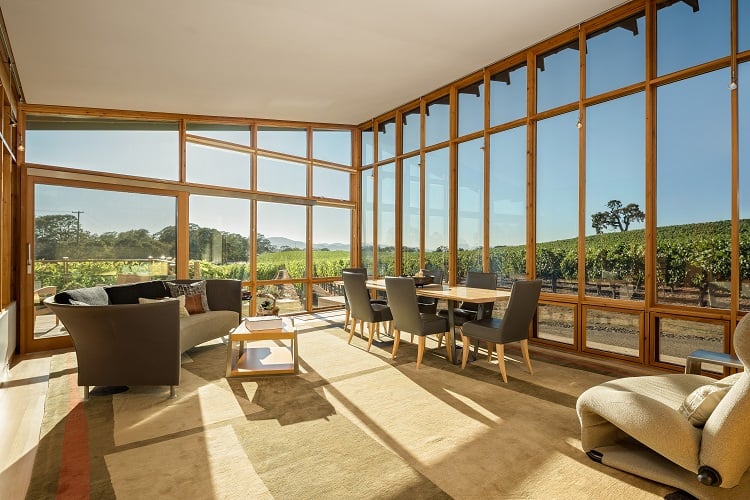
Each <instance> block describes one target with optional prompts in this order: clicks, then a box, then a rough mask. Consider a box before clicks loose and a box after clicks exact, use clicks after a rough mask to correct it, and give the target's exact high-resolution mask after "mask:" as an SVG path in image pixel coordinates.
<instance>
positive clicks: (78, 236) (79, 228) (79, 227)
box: [70, 210, 86, 257]
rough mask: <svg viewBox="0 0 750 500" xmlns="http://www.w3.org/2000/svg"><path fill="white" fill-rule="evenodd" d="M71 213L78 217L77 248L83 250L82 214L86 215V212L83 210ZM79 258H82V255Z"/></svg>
mask: <svg viewBox="0 0 750 500" xmlns="http://www.w3.org/2000/svg"><path fill="white" fill-rule="evenodd" d="M70 213H72V214H76V217H77V218H78V224H77V227H76V248H77V249H80V248H81V214H84V213H86V212H84V211H82V210H73V211H72V212H70ZM79 257H80V255H79Z"/></svg>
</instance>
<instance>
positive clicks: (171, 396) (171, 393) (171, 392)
mask: <svg viewBox="0 0 750 500" xmlns="http://www.w3.org/2000/svg"><path fill="white" fill-rule="evenodd" d="M176 397H177V393H176V392H175V389H174V386H173V385H170V386H169V399H174V398H176Z"/></svg>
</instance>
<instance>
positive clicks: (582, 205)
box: [573, 29, 586, 351]
mask: <svg viewBox="0 0 750 500" xmlns="http://www.w3.org/2000/svg"><path fill="white" fill-rule="evenodd" d="M578 75H579V77H578V122H577V124H576V126H577V127H578V290H577V291H578V303H579V304H580V303H582V302H583V299H584V297H585V296H586V119H585V116H586V108H585V107H584V105H583V100H584V98H585V97H586V37H585V35H584V33H583V31H582V30H580V29H579V30H578ZM579 308H580V305H579ZM578 317H579V319H580V323H578V324H576V330H577V331H576V332H575V335H574V337H573V338H574V342H575V344H576V348H577V350H578V351H581V350H583V347H584V346H585V338H584V334H583V332H584V330H585V324H584V323H583V322H584V321H585V315H584V314H579V316H578Z"/></svg>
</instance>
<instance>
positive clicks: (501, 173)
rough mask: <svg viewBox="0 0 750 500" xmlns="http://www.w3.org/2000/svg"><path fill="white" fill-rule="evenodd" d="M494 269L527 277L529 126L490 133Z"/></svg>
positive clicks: (503, 277)
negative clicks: (527, 147)
mask: <svg viewBox="0 0 750 500" xmlns="http://www.w3.org/2000/svg"><path fill="white" fill-rule="evenodd" d="M490 271H492V272H494V273H497V275H498V278H499V279H498V283H499V285H500V287H510V286H511V285H512V284H513V282H514V281H516V280H519V279H525V278H526V126H525V125H524V126H521V127H516V128H514V129H511V130H507V131H505V132H500V133H497V134H492V135H491V136H490Z"/></svg>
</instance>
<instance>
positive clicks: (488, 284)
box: [438, 271, 497, 326]
mask: <svg viewBox="0 0 750 500" xmlns="http://www.w3.org/2000/svg"><path fill="white" fill-rule="evenodd" d="M466 286H467V287H471V288H484V289H486V290H494V289H495V288H497V274H495V273H480V272H475V271H469V272H468V273H467V274H466ZM478 310H479V304H476V303H474V302H462V303H461V304H460V305H459V306H458V307H454V308H453V317H454V324H455V325H456V326H461V325H463V324H464V323H466V322H467V321H471V320H473V319H476V318H477V311H478ZM491 312H492V311H491V310H490V311H484V314H485V315H488V314H490V313H491ZM438 315H440V316H443V317H446V318H447V317H448V311H447V310H446V309H441V310H439V311H438Z"/></svg>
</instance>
